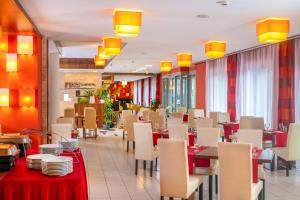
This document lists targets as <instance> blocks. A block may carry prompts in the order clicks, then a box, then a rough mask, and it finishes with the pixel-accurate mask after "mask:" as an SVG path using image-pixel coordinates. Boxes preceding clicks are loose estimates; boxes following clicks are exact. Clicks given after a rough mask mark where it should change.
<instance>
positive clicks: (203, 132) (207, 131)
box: [197, 128, 221, 147]
mask: <svg viewBox="0 0 300 200" xmlns="http://www.w3.org/2000/svg"><path fill="white" fill-rule="evenodd" d="M220 135H221V130H220V128H198V129H197V144H199V145H200V146H210V147H217V146H218V142H219V139H220Z"/></svg>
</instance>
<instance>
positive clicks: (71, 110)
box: [64, 108, 75, 118]
mask: <svg viewBox="0 0 300 200" xmlns="http://www.w3.org/2000/svg"><path fill="white" fill-rule="evenodd" d="M64 117H68V118H74V117H75V109H74V108H65V109H64Z"/></svg>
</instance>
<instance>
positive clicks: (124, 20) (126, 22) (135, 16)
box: [113, 9, 142, 37]
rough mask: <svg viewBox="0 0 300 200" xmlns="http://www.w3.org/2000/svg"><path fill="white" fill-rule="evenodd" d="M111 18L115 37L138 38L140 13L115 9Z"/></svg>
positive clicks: (140, 22)
mask: <svg viewBox="0 0 300 200" xmlns="http://www.w3.org/2000/svg"><path fill="white" fill-rule="evenodd" d="M113 18H114V20H113V21H114V30H115V34H116V35H118V36H126V37H136V36H138V34H139V32H140V27H141V25H142V11H140V10H129V9H116V10H115V11H114V16H113Z"/></svg>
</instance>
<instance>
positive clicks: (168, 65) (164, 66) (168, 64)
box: [160, 60, 172, 72]
mask: <svg viewBox="0 0 300 200" xmlns="http://www.w3.org/2000/svg"><path fill="white" fill-rule="evenodd" d="M171 69H172V61H168V60H163V61H160V71H161V72H169V71H171Z"/></svg>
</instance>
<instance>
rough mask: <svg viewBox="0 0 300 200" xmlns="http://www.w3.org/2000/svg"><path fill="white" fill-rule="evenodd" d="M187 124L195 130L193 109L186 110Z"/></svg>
mask: <svg viewBox="0 0 300 200" xmlns="http://www.w3.org/2000/svg"><path fill="white" fill-rule="evenodd" d="M188 126H189V129H190V130H195V129H196V122H195V111H194V109H189V110H188Z"/></svg>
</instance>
